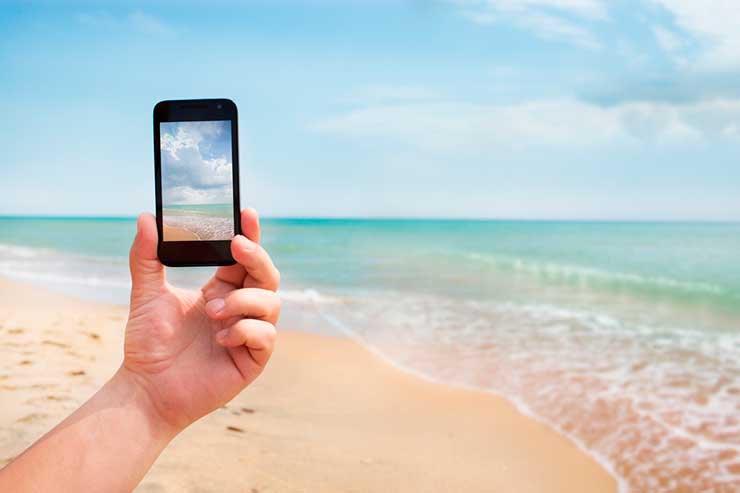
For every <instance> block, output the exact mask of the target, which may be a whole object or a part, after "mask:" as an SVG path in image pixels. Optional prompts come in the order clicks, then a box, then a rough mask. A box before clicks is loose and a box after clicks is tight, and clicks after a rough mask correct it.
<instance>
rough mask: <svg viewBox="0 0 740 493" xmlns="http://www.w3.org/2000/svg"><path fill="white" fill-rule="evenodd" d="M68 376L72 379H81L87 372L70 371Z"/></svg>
mask: <svg viewBox="0 0 740 493" xmlns="http://www.w3.org/2000/svg"><path fill="white" fill-rule="evenodd" d="M67 375H68V376H70V377H81V376H82V375H85V370H74V371H68V372H67Z"/></svg>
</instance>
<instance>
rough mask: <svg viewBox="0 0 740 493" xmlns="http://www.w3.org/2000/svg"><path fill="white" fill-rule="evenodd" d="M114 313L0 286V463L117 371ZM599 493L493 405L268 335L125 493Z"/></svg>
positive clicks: (329, 345)
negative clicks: (242, 370)
mask: <svg viewBox="0 0 740 493" xmlns="http://www.w3.org/2000/svg"><path fill="white" fill-rule="evenodd" d="M126 316H127V311H126V307H125V306H120V305H110V304H104V303H96V302H90V301H83V300H80V299H77V298H75V297H70V296H67V295H62V294H57V293H52V292H49V291H46V290H45V289H43V288H39V287H37V286H32V285H28V284H24V283H18V282H10V281H7V280H0V320H1V322H0V324H2V325H1V326H0V351H2V354H0V389H1V390H2V403H3V405H2V406H0V464H5V463H7V462H8V461H10V460H11V459H12V457H14V456H15V455H16V454H18V453H19V452H21V451H22V450H23V449H24V448H25V447H27V446H28V445H30V444H31V443H32V442H33V441H34V440H36V439H37V438H39V437H40V436H41V435H42V434H43V433H44V432H46V431H48V430H49V429H50V428H51V427H52V426H54V425H55V424H56V423H57V422H59V421H60V420H61V419H62V418H63V417H65V416H66V415H67V414H68V413H70V412H71V411H73V410H74V409H75V408H76V407H77V406H79V405H80V404H82V403H83V402H84V401H85V400H86V399H87V398H88V397H89V396H90V395H91V394H92V393H94V392H95V390H96V389H97V388H98V387H99V386H100V385H101V384H102V383H103V382H104V381H105V380H106V378H108V377H109V376H110V375H111V374H112V373H113V372H114V371H115V369H116V368H117V367H118V365H119V364H120V360H121V351H122V337H123V329H124V327H125V323H126ZM187 488H190V489H193V488H194V489H196V490H197V491H204V492H207V491H214V492H215V491H219V492H222V491H481V492H483V491H487V492H490V491H528V492H555V491H562V492H579V491H582V492H602V491H603V492H611V491H615V488H616V483H615V481H614V479H613V478H612V477H611V476H610V475H609V474H607V473H606V472H605V471H604V469H603V468H601V467H600V466H599V465H598V464H597V463H596V462H595V461H594V460H592V459H591V458H590V457H589V456H588V455H586V454H585V453H583V452H581V451H580V450H578V448H576V446H574V445H573V443H572V442H570V441H569V440H567V439H566V438H564V437H562V436H560V435H558V434H557V433H555V432H554V431H552V430H551V429H550V428H548V427H547V426H545V425H543V424H541V423H539V422H537V421H535V420H533V419H530V418H528V417H525V416H523V415H522V414H520V413H519V412H518V411H517V410H516V409H515V408H514V407H513V406H512V405H511V404H510V403H508V402H507V401H505V400H504V399H502V398H499V397H496V396H494V395H491V394H486V393H483V392H476V391H469V390H463V389H455V388H452V387H448V386H445V385H440V384H436V383H432V382H429V381H426V380H423V379H420V378H418V377H416V376H413V375H411V374H408V373H405V372H402V371H400V370H398V369H396V368H394V367H393V366H391V365H389V364H387V363H385V362H384V361H383V360H381V359H380V358H379V357H378V356H376V355H374V354H373V353H371V352H370V351H368V350H367V349H365V348H363V347H362V346H360V345H359V344H357V343H355V342H353V341H351V340H350V339H348V338H342V337H336V336H328V335H319V334H310V333H306V332H301V331H298V332H295V331H290V330H288V329H287V328H283V327H281V328H280V330H279V338H278V345H277V350H276V352H275V354H274V357H273V360H272V361H271V362H270V365H269V366H268V368H267V370H266V371H265V373H264V374H263V375H262V377H261V378H260V379H259V380H258V381H257V382H256V383H255V384H253V385H252V386H251V387H249V388H248V389H247V390H245V391H244V392H242V394H240V395H239V396H238V397H237V398H236V399H234V401H232V402H231V403H229V404H228V405H227V406H226V407H225V408H222V409H220V410H218V411H216V412H214V413H213V414H211V415H209V416H207V417H205V418H203V419H202V420H200V421H199V422H197V423H196V424H195V425H193V426H192V427H190V428H189V429H187V430H186V431H184V432H183V433H182V434H180V435H179V436H178V437H177V438H176V439H175V440H174V442H173V443H172V444H171V445H170V446H169V447H168V448H167V450H165V452H164V453H163V454H162V456H161V457H160V458H159V460H158V461H157V463H156V464H155V465H154V467H153V468H152V470H151V471H150V473H149V474H148V475H147V476H146V478H145V479H144V481H143V482H142V483H141V485H140V487H139V488H138V489H137V491H142V492H159V491H183V490H184V489H187Z"/></svg>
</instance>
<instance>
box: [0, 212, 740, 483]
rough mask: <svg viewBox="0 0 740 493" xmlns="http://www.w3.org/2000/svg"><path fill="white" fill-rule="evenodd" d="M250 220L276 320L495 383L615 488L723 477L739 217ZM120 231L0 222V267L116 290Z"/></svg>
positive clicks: (738, 364)
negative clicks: (267, 264) (715, 220)
mask: <svg viewBox="0 0 740 493" xmlns="http://www.w3.org/2000/svg"><path fill="white" fill-rule="evenodd" d="M263 224H264V229H265V232H264V243H265V245H266V247H267V248H268V250H269V251H270V252H271V254H272V255H273V257H274V258H275V261H276V264H277V265H278V267H279V268H280V269H281V271H282V274H283V279H284V281H285V283H286V284H285V289H283V291H282V295H283V298H284V299H285V301H286V304H285V307H286V309H285V315H286V317H285V319H284V320H285V321H286V323H289V324H290V326H291V327H292V328H294V327H296V325H301V324H302V325H303V328H304V329H306V330H315V327H316V326H317V325H321V326H322V330H325V329H324V327H325V326H326V327H333V329H334V330H335V331H337V332H341V333H345V334H347V335H349V336H351V337H354V338H356V339H357V340H359V341H361V342H362V343H364V344H366V345H367V346H369V347H370V348H372V349H373V350H375V351H377V352H378V353H379V354H381V355H382V356H383V357H384V358H386V359H388V360H389V361H390V362H392V363H394V364H396V365H398V366H400V367H402V368H405V369H407V370H409V371H413V372H415V373H417V374H420V375H422V376H424V377H426V378H431V379H434V380H438V381H442V382H447V383H453V384H457V385H463V386H469V387H475V388H481V389H486V390H490V391H493V392H496V393H499V394H502V395H504V396H506V397H508V398H509V399H511V400H513V401H514V402H515V403H516V404H517V405H518V406H519V407H520V409H521V410H522V411H524V412H526V413H529V414H530V415H532V416H534V417H536V418H538V419H540V420H543V421H545V422H547V423H548V424H550V425H551V426H553V427H554V428H556V429H558V430H559V431H561V432H562V433H564V434H566V435H567V436H569V437H570V438H571V439H572V440H574V442H576V443H577V444H578V445H579V446H580V447H582V448H583V449H584V450H586V451H588V452H589V453H590V454H591V455H592V456H594V457H595V458H597V459H598V460H599V461H600V462H601V463H602V464H604V466H605V467H607V468H608V469H609V470H610V471H611V472H612V473H613V474H615V476H617V477H618V478H619V479H620V482H621V486H622V489H623V490H624V491H628V490H629V491H650V492H659V491H665V492H679V491H718V492H725V491H726V492H729V491H738V490H740V225H738V224H697V223H686V224H681V223H675V224H665V223H663V224H661V223H578V222H571V223H568V222H565V223H552V222H479V221H352V220H336V221H322V220H273V221H270V220H268V221H265V222H264V223H263ZM134 229H135V225H134V222H133V220H123V221H122V220H117V222H116V220H88V221H80V220H64V219H57V220H39V219H36V220H28V219H15V220H8V219H5V220H3V219H0V275H5V276H9V277H14V278H18V279H24V280H31V281H35V282H39V283H42V284H44V285H47V286H50V287H52V288H53V287H55V286H56V287H57V288H58V289H62V290H64V291H67V292H70V291H72V292H75V294H82V295H83V296H88V297H96V298H98V299H100V298H101V297H102V298H106V301H118V302H125V301H126V299H127V296H128V280H127V272H126V268H127V264H126V253H127V252H126V250H127V246H128V244H129V242H130V238H131V235H132V234H133V231H134ZM74 238H77V240H76V241H75V240H74ZM210 272H211V271H210V270H205V269H180V270H170V271H169V273H170V276H171V278H172V279H173V282H175V283H177V284H182V285H193V286H195V285H197V284H198V283H199V282H202V280H203V279H204V278H206V277H207V276H208V275H209V274H210Z"/></svg>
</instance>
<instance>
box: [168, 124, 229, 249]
mask: <svg viewBox="0 0 740 493" xmlns="http://www.w3.org/2000/svg"><path fill="white" fill-rule="evenodd" d="M159 131H160V153H161V162H162V236H163V237H162V240H163V241H215V240H231V238H232V237H233V236H234V202H233V200H234V190H233V178H232V166H233V160H232V159H233V158H232V136H231V121H229V120H214V121H183V122H160V123H159Z"/></svg>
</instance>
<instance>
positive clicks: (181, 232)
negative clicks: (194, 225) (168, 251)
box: [162, 224, 200, 241]
mask: <svg viewBox="0 0 740 493" xmlns="http://www.w3.org/2000/svg"><path fill="white" fill-rule="evenodd" d="M162 228H163V229H164V235H163V236H164V240H165V241H197V240H200V238H199V237H198V235H197V234H195V233H193V232H192V231H189V230H187V229H185V228H178V227H176V226H167V225H166V224H163V225H162Z"/></svg>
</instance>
